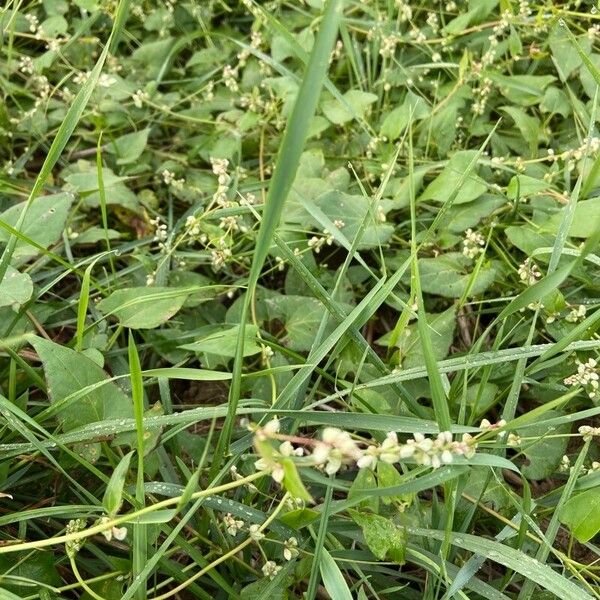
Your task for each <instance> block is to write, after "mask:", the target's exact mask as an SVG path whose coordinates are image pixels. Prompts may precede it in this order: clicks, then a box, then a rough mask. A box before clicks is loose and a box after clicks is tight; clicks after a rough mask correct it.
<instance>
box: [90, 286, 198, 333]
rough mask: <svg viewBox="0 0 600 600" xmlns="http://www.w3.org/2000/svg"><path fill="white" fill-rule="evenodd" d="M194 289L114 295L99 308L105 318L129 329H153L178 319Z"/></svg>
mask: <svg viewBox="0 0 600 600" xmlns="http://www.w3.org/2000/svg"><path fill="white" fill-rule="evenodd" d="M193 291H194V290H193V288H167V287H139V288H125V289H122V290H117V291H115V292H113V293H112V294H111V295H110V296H108V298H105V299H104V300H101V301H100V302H98V304H97V309H98V310H99V311H100V312H101V313H102V314H103V315H105V316H107V317H108V316H115V317H117V319H119V321H120V323H121V325H123V326H124V327H129V328H130V329H153V328H154V327H158V326H159V325H162V324H163V323H165V322H166V321H168V320H169V319H170V318H171V317H172V316H173V315H175V314H176V313H177V312H179V310H180V309H181V307H182V306H183V303H184V302H185V300H186V298H187V297H188V296H189V295H190V294H191V293H192V292H193Z"/></svg>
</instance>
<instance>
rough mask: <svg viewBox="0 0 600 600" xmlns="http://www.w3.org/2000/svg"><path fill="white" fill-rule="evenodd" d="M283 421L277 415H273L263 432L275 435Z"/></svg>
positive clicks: (267, 434)
mask: <svg viewBox="0 0 600 600" xmlns="http://www.w3.org/2000/svg"><path fill="white" fill-rule="evenodd" d="M280 426H281V423H280V422H279V419H278V418H277V417H273V418H272V419H271V420H270V421H269V422H268V423H267V424H266V425H265V426H264V427H263V428H262V430H263V432H264V433H265V435H266V436H269V435H273V434H275V433H278V432H279V428H280Z"/></svg>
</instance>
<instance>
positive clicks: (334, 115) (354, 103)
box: [321, 90, 377, 125]
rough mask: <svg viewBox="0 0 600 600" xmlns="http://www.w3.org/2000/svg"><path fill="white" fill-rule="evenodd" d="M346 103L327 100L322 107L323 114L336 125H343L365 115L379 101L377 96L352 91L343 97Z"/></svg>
mask: <svg viewBox="0 0 600 600" xmlns="http://www.w3.org/2000/svg"><path fill="white" fill-rule="evenodd" d="M343 98H344V103H342V102H340V101H339V100H336V99H331V100H325V101H324V102H323V104H322V105H321V109H322V110H323V114H324V115H325V116H326V117H327V118H328V119H329V120H330V121H331V122H332V123H335V124H336V125H342V124H343V123H346V122H348V121H351V120H352V119H354V118H359V119H360V118H361V117H363V116H364V115H365V113H366V111H367V109H368V107H369V106H370V105H371V104H373V102H375V101H376V100H377V96H376V95H375V94H371V93H369V92H361V91H360V90H350V91H348V92H346V93H345V94H344V96H343Z"/></svg>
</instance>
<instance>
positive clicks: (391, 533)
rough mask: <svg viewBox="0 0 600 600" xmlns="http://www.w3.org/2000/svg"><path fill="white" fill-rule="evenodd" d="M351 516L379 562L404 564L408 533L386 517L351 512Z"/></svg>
mask: <svg viewBox="0 0 600 600" xmlns="http://www.w3.org/2000/svg"><path fill="white" fill-rule="evenodd" d="M349 512H350V516H351V517H352V518H353V519H354V521H355V522H356V523H357V524H358V525H360V527H361V529H362V532H363V536H364V538H365V542H366V543H367V546H368V547H369V550H370V551H371V552H372V553H373V554H374V555H375V556H376V557H377V558H378V559H379V560H386V559H388V560H393V561H394V562H397V563H399V564H401V565H402V564H404V555H405V552H406V532H405V530H404V527H401V526H399V525H396V523H394V522H393V521H391V520H390V519H387V518H386V517H380V516H379V515H372V514H368V513H362V512H358V511H356V510H351V511H349Z"/></svg>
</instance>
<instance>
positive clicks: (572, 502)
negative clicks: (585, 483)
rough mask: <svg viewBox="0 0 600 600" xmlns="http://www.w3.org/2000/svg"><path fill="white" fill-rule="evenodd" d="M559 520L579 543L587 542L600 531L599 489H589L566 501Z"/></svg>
mask: <svg viewBox="0 0 600 600" xmlns="http://www.w3.org/2000/svg"><path fill="white" fill-rule="evenodd" d="M559 518H560V522H561V523H564V524H565V525H566V526H567V527H568V528H569V529H570V530H571V532H572V533H573V535H574V536H575V537H576V538H577V539H578V540H579V541H580V542H581V543H585V542H589V541H590V540H591V539H592V538H593V537H594V536H595V535H596V534H597V533H598V532H599V531H600V488H598V487H594V488H591V489H589V490H586V491H585V492H582V493H581V494H577V495H576V496H573V497H572V498H570V499H569V500H567V502H566V503H565V504H564V506H563V507H562V510H561V511H560V514H559Z"/></svg>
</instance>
